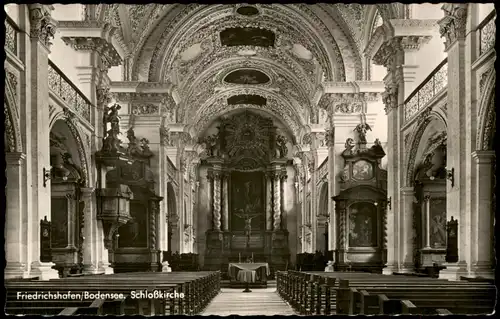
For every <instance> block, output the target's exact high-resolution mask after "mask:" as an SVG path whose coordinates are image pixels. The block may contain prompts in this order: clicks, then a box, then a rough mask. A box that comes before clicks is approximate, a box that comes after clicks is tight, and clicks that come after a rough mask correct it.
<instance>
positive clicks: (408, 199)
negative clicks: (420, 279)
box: [399, 187, 415, 272]
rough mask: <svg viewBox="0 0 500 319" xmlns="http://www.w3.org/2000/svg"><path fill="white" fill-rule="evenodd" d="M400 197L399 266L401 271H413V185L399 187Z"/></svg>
mask: <svg viewBox="0 0 500 319" xmlns="http://www.w3.org/2000/svg"><path fill="white" fill-rule="evenodd" d="M401 199H402V204H403V206H402V214H401V215H400V218H401V223H400V229H399V233H400V234H401V241H400V244H401V247H400V252H401V256H402V257H403V258H402V259H401V261H402V264H401V267H400V269H399V270H400V271H401V272H413V271H414V268H415V263H414V258H413V256H414V253H415V252H414V248H415V247H414V244H415V243H414V240H415V227H414V212H413V203H414V200H415V191H414V189H413V187H403V188H402V189H401Z"/></svg>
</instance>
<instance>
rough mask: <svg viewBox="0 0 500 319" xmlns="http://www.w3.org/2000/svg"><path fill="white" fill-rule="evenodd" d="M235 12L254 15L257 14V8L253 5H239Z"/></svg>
mask: <svg viewBox="0 0 500 319" xmlns="http://www.w3.org/2000/svg"><path fill="white" fill-rule="evenodd" d="M236 12H237V13H239V14H241V15H244V16H255V15H258V14H259V9H257V8H256V7H253V6H241V7H239V8H238V9H236Z"/></svg>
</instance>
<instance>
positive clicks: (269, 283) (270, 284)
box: [220, 280, 276, 289]
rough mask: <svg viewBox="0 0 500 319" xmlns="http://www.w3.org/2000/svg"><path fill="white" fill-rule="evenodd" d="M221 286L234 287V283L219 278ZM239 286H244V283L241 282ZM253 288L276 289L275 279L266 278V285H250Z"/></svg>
mask: <svg viewBox="0 0 500 319" xmlns="http://www.w3.org/2000/svg"><path fill="white" fill-rule="evenodd" d="M220 285H221V287H222V288H234V283H233V285H231V282H230V281H229V280H221V283H220ZM241 287H243V288H244V287H245V284H241ZM252 287H253V288H274V289H276V280H268V281H267V286H259V287H258V286H252Z"/></svg>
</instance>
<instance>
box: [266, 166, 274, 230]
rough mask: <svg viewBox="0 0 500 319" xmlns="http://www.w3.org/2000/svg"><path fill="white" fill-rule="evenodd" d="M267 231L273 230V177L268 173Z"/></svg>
mask: <svg viewBox="0 0 500 319" xmlns="http://www.w3.org/2000/svg"><path fill="white" fill-rule="evenodd" d="M266 230H273V177H272V173H271V172H266Z"/></svg>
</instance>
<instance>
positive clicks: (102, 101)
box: [96, 85, 112, 109]
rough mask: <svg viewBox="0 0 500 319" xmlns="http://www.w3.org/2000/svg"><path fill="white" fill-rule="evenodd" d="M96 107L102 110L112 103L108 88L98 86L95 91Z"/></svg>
mask: <svg viewBox="0 0 500 319" xmlns="http://www.w3.org/2000/svg"><path fill="white" fill-rule="evenodd" d="M96 98H97V105H96V106H97V107H99V108H102V109H104V107H105V106H108V105H109V104H110V103H111V101H112V94H111V92H110V89H109V86H107V85H106V86H98V87H97V89H96Z"/></svg>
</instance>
